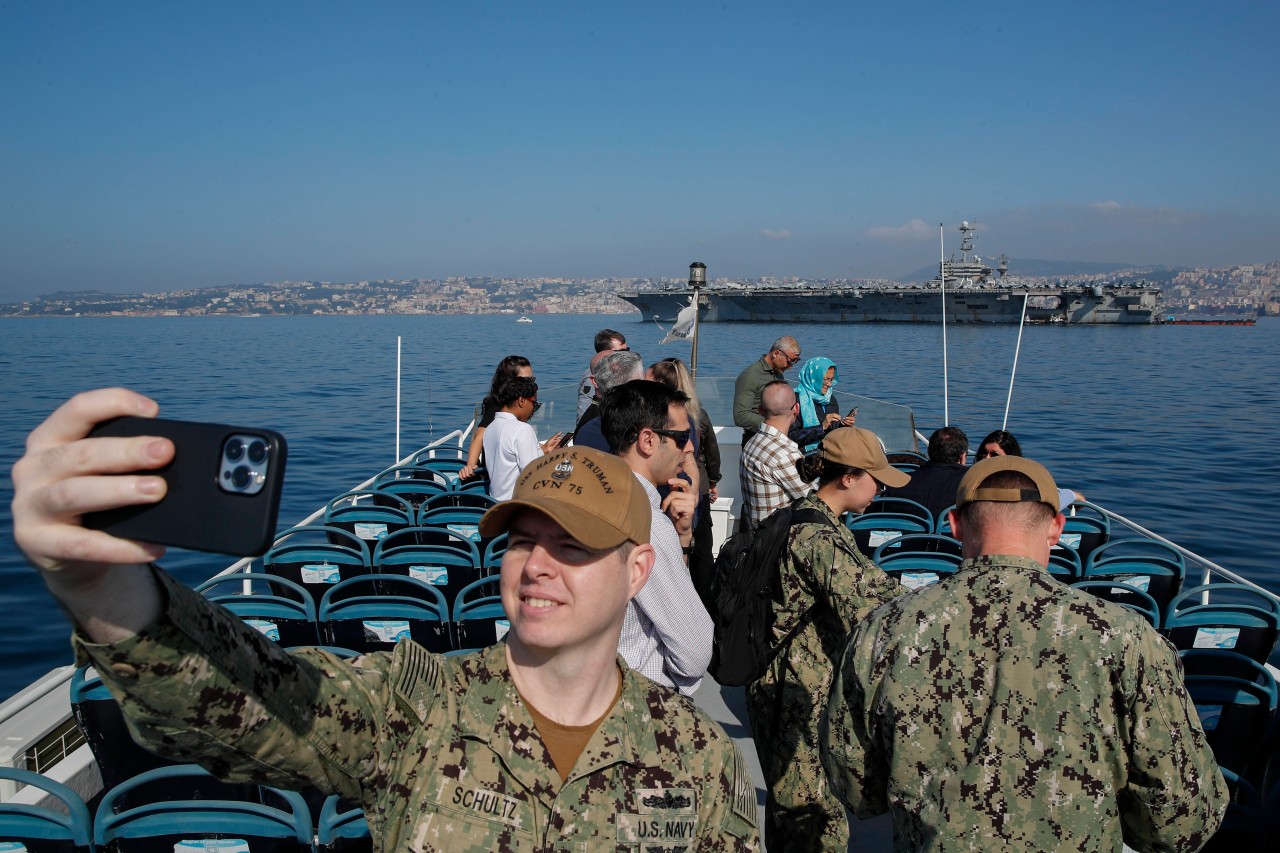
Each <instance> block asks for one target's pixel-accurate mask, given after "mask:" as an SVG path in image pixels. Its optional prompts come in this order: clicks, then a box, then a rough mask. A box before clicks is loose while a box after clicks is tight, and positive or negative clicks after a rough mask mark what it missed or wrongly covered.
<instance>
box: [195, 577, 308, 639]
mask: <svg viewBox="0 0 1280 853" xmlns="http://www.w3.org/2000/svg"><path fill="white" fill-rule="evenodd" d="M246 583H248V585H249V590H250V591H249V592H248V593H245V592H243V591H242V590H243V588H244V586H245V584H246ZM233 585H234V586H236V587H239V588H240V590H241V591H237V592H234V593H231V592H223V593H222V594H219V595H209V591H210V590H213V589H216V588H218V587H223V588H224V589H230V588H231V587H232V586H233ZM262 587H266V588H267V590H268V592H257V591H256V590H257V589H260V588H262ZM195 589H196V592H200V593H204V594H205V597H206V598H208V599H209V600H210V601H212V602H215V603H217V604H221V605H222V606H223V607H225V608H226V609H228V610H230V611H231V612H232V613H234V614H235V615H237V616H239V617H240V618H241V619H243V620H244V622H245V624H247V625H250V626H252V627H253V628H255V629H256V630H257V631H258V632H259V633H261V634H263V635H264V636H266V637H267V639H269V640H273V641H275V642H277V643H280V644H281V645H283V646H304V645H311V644H314V643H316V642H318V641H319V639H320V635H319V633H318V632H317V628H316V604H315V599H313V598H312V597H311V593H310V592H308V591H307V590H306V588H305V587H303V586H302V585H301V584H296V583H294V582H293V581H290V580H286V579H285V578H281V577H276V576H275V575H269V574H266V573H265V572H236V573H235V574H230V575H218V576H215V577H212V578H209V580H207V581H205V582H204V583H202V584H199V585H198V586H197V587H196V588H195Z"/></svg>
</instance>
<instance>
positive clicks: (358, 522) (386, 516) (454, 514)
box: [322, 489, 494, 543]
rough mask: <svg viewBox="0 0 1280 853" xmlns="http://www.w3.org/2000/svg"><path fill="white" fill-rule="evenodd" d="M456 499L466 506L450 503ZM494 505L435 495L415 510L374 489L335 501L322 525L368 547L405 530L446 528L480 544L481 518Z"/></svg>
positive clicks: (478, 497)
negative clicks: (466, 502)
mask: <svg viewBox="0 0 1280 853" xmlns="http://www.w3.org/2000/svg"><path fill="white" fill-rule="evenodd" d="M458 499H465V500H466V501H468V502H469V503H468V505H460V504H457V503H453V501H455V500H458ZM493 504H494V500H493V498H491V497H489V496H488V495H486V494H482V493H479V492H474V493H470V494H467V495H465V496H460V495H436V496H435V497H433V498H428V499H427V500H425V501H423V502H422V503H421V504H419V505H418V506H416V507H415V506H414V505H413V504H411V503H410V502H409V501H408V500H407V499H405V498H404V497H401V496H399V495H394V494H389V493H386V492H381V491H378V490H377V489H373V490H368V491H358V492H347V493H346V494H343V495H339V496H338V497H336V498H334V499H333V500H332V501H330V502H329V503H328V505H327V506H326V507H325V510H324V515H323V516H322V523H324V524H326V525H328V526H330V527H337V528H340V529H342V530H345V531H347V532H348V533H352V534H354V535H355V536H357V537H358V538H360V539H362V540H364V541H365V542H370V543H373V542H377V541H378V540H380V539H383V538H385V537H387V536H388V535H390V534H392V533H395V532H397V531H400V530H403V529H405V528H406V527H449V528H450V529H453V530H456V531H458V532H460V533H463V534H465V535H466V536H467V537H468V538H470V539H472V540H473V541H475V542H481V543H483V541H484V540H483V537H481V535H480V527H479V525H480V518H481V517H482V516H483V515H484V514H485V511H486V510H488V509H489V507H491V506H492V505H493Z"/></svg>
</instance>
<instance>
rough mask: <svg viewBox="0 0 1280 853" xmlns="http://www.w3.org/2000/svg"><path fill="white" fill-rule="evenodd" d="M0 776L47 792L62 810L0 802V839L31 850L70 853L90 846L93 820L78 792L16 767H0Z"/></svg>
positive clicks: (33, 851)
mask: <svg viewBox="0 0 1280 853" xmlns="http://www.w3.org/2000/svg"><path fill="white" fill-rule="evenodd" d="M0 779H5V780H8V781H11V782H18V783H19V784H21V785H24V786H25V785H29V786H31V787H33V788H38V789H39V790H41V791H46V792H48V793H49V794H52V795H53V796H54V797H55V798H57V799H58V800H59V801H60V802H61V803H62V806H63V808H64V809H65V812H63V811H58V810H55V809H50V808H45V807H43V806H34V805H25V804H22V803H15V802H0V841H6V842H11V843H14V844H15V845H16V844H22V845H23V846H24V847H25V848H26V849H28V850H30V851H31V853H45V851H48V853H71V851H87V850H89V849H90V845H91V844H92V843H93V820H92V819H91V817H90V816H89V807H88V806H86V805H85V804H84V800H82V799H80V795H79V794H77V793H76V792H75V791H73V790H71V789H70V788H68V787H67V786H66V785H63V784H62V783H61V782H55V781H54V780H52V779H50V778H49V777H47V776H42V775H40V774H39V773H34V772H32V771H30V770H19V769H18V768H15V767H0ZM12 849H15V850H16V849H18V848H17V847H16V846H15V847H14V848H12Z"/></svg>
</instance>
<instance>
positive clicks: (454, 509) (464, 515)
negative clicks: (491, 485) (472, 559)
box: [418, 506, 488, 551]
mask: <svg viewBox="0 0 1280 853" xmlns="http://www.w3.org/2000/svg"><path fill="white" fill-rule="evenodd" d="M486 510H488V507H487V506H486V507H478V506H448V507H433V508H427V507H424V508H423V511H422V512H420V513H419V514H418V526H419V527H443V528H445V529H446V530H450V531H452V532H453V533H456V534H457V535H458V536H462V537H465V538H467V539H470V540H471V541H472V542H474V543H475V544H476V548H478V549H480V550H481V551H483V550H484V546H485V542H486V541H487V540H486V538H485V537H484V536H482V535H481V534H480V519H481V518H483V517H484V514H485V511H486Z"/></svg>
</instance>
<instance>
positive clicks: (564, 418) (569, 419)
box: [530, 376, 920, 453]
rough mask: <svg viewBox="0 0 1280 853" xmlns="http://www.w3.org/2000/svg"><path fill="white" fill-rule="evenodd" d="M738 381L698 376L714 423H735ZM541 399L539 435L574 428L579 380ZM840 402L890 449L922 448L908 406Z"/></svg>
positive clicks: (853, 398)
mask: <svg viewBox="0 0 1280 853" xmlns="http://www.w3.org/2000/svg"><path fill="white" fill-rule="evenodd" d="M736 381H737V380H736V378H735V377H732V376H699V377H698V401H699V402H700V403H702V406H703V408H705V409H706V410H707V414H709V415H710V416H711V423H713V424H715V425H716V426H718V427H732V426H733V386H734V383H735V382H736ZM538 402H540V403H542V408H541V409H539V410H538V413H537V414H536V415H534V416H533V418H532V420H531V421H530V423H532V424H533V425H534V426H535V427H537V430H538V437H539V438H543V439H545V438H550V437H551V436H553V435H555V434H556V433H557V432H567V431H568V430H571V429H573V425H574V423H575V422H576V421H577V414H578V385H577V383H562V384H559V385H540V386H539V387H538ZM840 405H841V408H843V409H844V411H845V413H848V411H849V409H851V408H853V407H854V406H857V407H858V426H860V427H863V428H864V429H869V430H871V431H872V432H874V433H875V434H876V435H878V436H880V440H881V441H882V442H884V446H885V450H886V451H887V452H889V453H895V452H901V451H911V452H914V453H919V452H920V446H919V443H918V441H917V439H916V427H915V416H914V414H912V411H911V409H910V408H908V407H907V406H900V405H898V404H896V403H887V402H885V401H884V400H877V399H875V398H874V397H863V396H860V395H858V394H841V395H840Z"/></svg>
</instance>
